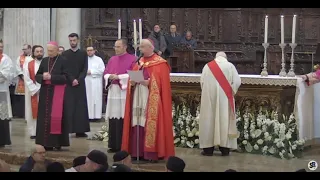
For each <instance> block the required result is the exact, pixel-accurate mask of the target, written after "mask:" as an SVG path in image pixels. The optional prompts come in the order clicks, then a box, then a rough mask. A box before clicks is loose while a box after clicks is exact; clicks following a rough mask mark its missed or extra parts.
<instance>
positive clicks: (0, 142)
mask: <svg viewBox="0 0 320 180" xmlns="http://www.w3.org/2000/svg"><path fill="white" fill-rule="evenodd" d="M13 70H14V68H13V63H12V61H11V59H10V58H9V56H7V55H6V54H4V53H3V42H2V40H0V112H1V116H0V148H1V147H4V146H5V145H11V140H10V120H11V118H12V110H11V102H10V92H9V83H10V82H11V80H12V77H13V73H12V71H13Z"/></svg>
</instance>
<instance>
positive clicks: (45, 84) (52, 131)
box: [36, 42, 70, 151]
mask: <svg viewBox="0 0 320 180" xmlns="http://www.w3.org/2000/svg"><path fill="white" fill-rule="evenodd" d="M47 51H48V57H45V58H44V59H43V60H42V62H41V64H40V66H39V69H38V72H37V74H36V81H37V82H38V83H39V84H41V87H40V92H39V108H38V117H37V118H38V119H37V132H36V144H39V145H42V146H44V147H45V149H46V150H47V151H48V150H53V149H56V150H60V149H61V147H62V146H69V145H70V144H69V131H68V122H67V121H66V119H65V117H64V115H63V112H64V111H65V106H64V105H65V104H66V103H65V102H64V100H66V99H65V98H64V97H65V95H67V94H65V87H66V83H67V78H68V77H69V76H68V75H67V72H66V70H67V68H66V64H67V63H68V62H67V60H66V59H65V58H64V57H63V56H60V55H58V43H56V42H49V43H48V44H47Z"/></svg>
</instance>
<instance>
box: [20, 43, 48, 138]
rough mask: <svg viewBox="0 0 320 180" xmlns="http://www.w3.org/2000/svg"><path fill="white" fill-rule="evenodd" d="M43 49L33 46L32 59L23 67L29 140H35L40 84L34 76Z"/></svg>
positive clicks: (41, 57)
mask: <svg viewBox="0 0 320 180" xmlns="http://www.w3.org/2000/svg"><path fill="white" fill-rule="evenodd" d="M43 54H44V52H43V47H42V46H39V45H35V46H33V47H32V58H33V60H31V61H30V62H25V63H24V67H23V74H24V83H25V86H26V91H25V96H26V100H25V107H26V108H25V109H26V112H25V114H26V120H27V126H28V131H29V135H30V139H35V138H36V127H37V116H38V102H39V92H40V91H39V90H40V87H41V84H39V83H38V82H37V81H36V74H37V71H38V69H39V66H40V64H41V61H42V59H43Z"/></svg>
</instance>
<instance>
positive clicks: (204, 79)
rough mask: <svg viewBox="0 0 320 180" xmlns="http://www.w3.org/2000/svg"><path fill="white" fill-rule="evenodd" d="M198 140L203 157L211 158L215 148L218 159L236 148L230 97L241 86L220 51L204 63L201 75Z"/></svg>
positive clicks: (235, 127) (233, 113)
mask: <svg viewBox="0 0 320 180" xmlns="http://www.w3.org/2000/svg"><path fill="white" fill-rule="evenodd" d="M200 82H201V89H202V92H201V107H200V120H199V133H200V135H199V140H200V148H202V149H203V151H202V152H201V154H202V155H204V156H212V155H213V150H214V146H219V149H220V151H221V153H222V156H228V155H229V152H230V149H237V134H238V131H237V126H236V117H235V101H234V96H235V94H236V93H237V91H238V88H239V87H240V85H241V79H240V76H239V74H238V72H237V70H236V68H235V67H234V65H233V64H232V63H230V62H228V60H227V55H226V54H225V53H224V52H218V53H217V54H216V58H215V59H214V60H213V61H211V62H209V63H208V64H206V65H205V66H204V68H203V70H202V74H201V79H200Z"/></svg>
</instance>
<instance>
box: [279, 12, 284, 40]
mask: <svg viewBox="0 0 320 180" xmlns="http://www.w3.org/2000/svg"><path fill="white" fill-rule="evenodd" d="M280 22H281V44H284V16H283V15H281V21H280Z"/></svg>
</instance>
